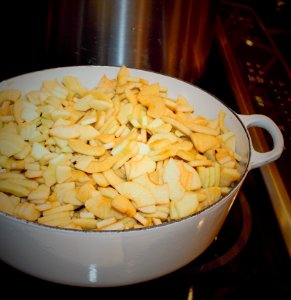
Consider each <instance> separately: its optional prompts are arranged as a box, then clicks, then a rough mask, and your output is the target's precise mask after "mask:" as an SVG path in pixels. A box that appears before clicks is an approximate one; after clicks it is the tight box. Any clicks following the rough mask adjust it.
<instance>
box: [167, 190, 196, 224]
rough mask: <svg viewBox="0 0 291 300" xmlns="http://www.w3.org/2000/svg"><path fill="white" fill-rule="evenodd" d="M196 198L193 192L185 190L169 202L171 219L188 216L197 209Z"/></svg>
mask: <svg viewBox="0 0 291 300" xmlns="http://www.w3.org/2000/svg"><path fill="white" fill-rule="evenodd" d="M198 205H199V202H198V198H197V195H196V193H195V192H185V193H184V196H183V197H182V198H181V199H180V200H178V201H172V202H171V203H170V216H171V218H172V219H173V220H177V219H180V218H184V217H188V216H190V215H192V214H194V213H195V212H196V211H197V209H198Z"/></svg>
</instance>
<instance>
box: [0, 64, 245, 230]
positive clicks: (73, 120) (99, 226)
mask: <svg viewBox="0 0 291 300" xmlns="http://www.w3.org/2000/svg"><path fill="white" fill-rule="evenodd" d="M198 101H199V100H198ZM0 105H1V110H0V210H1V211H3V212H5V213H8V214H11V215H15V216H17V217H20V218H24V219H26V220H29V221H33V222H37V223H40V224H45V225H50V226H57V227H64V228H70V229H83V230H127V229H134V228H140V227H144V226H153V225H159V224H162V223H165V222H170V221H172V220H178V219H181V218H184V217H188V216H191V215H193V214H195V213H196V212H198V211H200V210H201V209H204V208H206V207H208V206H209V205H211V204H212V203H215V202H216V201H218V200H219V199H221V198H222V197H223V196H224V195H225V194H227V193H228V192H229V191H230V190H231V188H232V185H233V184H234V183H235V182H237V181H238V180H239V179H240V176H241V175H240V173H239V171H238V166H239V161H240V157H239V155H238V154H237V153H236V136H235V134H234V133H233V132H231V131H230V130H229V129H228V128H226V126H225V124H224V118H225V113H224V112H220V113H219V114H218V116H217V118H216V119H213V120H209V119H207V118H206V117H204V116H201V115H196V114H195V108H194V107H193V106H191V105H190V104H189V103H188V101H187V99H186V98H185V97H183V95H180V96H179V97H178V98H177V99H172V98H170V97H169V96H168V90H167V88H166V87H162V86H160V84H159V83H149V82H148V81H147V80H145V79H143V78H136V77H133V76H131V74H130V72H129V70H128V69H127V68H126V67H125V66H122V67H120V69H119V71H118V73H117V76H116V78H112V79H110V78H107V77H106V76H105V75H104V76H103V77H102V79H101V80H100V81H99V82H97V83H96V86H95V87H93V88H92V89H88V88H86V87H85V86H83V85H82V84H81V82H80V80H79V79H78V78H76V77H74V76H71V75H70V74H68V75H67V76H65V77H64V78H63V80H62V81H61V82H59V81H57V80H54V79H52V80H47V81H43V83H42V86H41V87H40V89H39V90H34V91H30V92H28V93H27V94H25V95H22V94H21V93H20V92H19V91H17V90H13V89H6V90H2V91H0Z"/></svg>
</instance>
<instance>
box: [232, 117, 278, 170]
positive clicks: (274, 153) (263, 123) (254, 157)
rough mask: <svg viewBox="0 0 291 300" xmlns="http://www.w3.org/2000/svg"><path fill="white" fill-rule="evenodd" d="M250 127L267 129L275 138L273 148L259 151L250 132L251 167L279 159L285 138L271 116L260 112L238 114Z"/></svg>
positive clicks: (245, 124)
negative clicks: (254, 145) (255, 147)
mask: <svg viewBox="0 0 291 300" xmlns="http://www.w3.org/2000/svg"><path fill="white" fill-rule="evenodd" d="M238 116H239V118H240V119H241V121H242V123H243V124H244V126H245V127H246V128H247V129H248V128H251V127H259V128H263V129H265V130H266V131H267V132H268V133H269V134H270V135H271V137H272V139H273V149H272V150H270V151H267V152H258V151H256V150H255V149H254V147H253V142H252V138H251V136H250V134H249V132H248V135H249V139H250V147H251V156H250V169H254V168H258V167H261V166H263V165H266V164H268V163H270V162H273V161H275V160H276V159H278V158H279V157H280V156H281V154H282V152H283V149H284V139H283V135H282V132H281V130H280V129H279V127H278V126H277V124H276V123H275V122H274V121H273V120H272V119H271V118H269V117H267V116H265V115H260V114H252V115H240V114H239V115H238Z"/></svg>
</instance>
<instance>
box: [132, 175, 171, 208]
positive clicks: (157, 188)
mask: <svg viewBox="0 0 291 300" xmlns="http://www.w3.org/2000/svg"><path fill="white" fill-rule="evenodd" d="M133 182H137V183H140V184H142V185H143V186H145V187H146V188H148V189H149V190H150V191H151V192H152V194H153V195H154V196H155V199H156V204H167V203H169V201H170V195H169V187H168V184H154V183H153V182H152V181H151V180H150V179H149V175H148V174H144V175H141V176H139V177H136V178H134V179H133Z"/></svg>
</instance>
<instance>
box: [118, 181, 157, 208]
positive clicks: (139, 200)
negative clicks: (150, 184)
mask: <svg viewBox="0 0 291 300" xmlns="http://www.w3.org/2000/svg"><path fill="white" fill-rule="evenodd" d="M115 188H116V190H117V191H118V192H119V193H120V194H121V195H123V196H124V197H126V198H128V199H130V200H132V201H134V203H135V206H136V207H137V208H140V207H145V206H149V205H155V204H156V199H155V196H154V195H153V194H152V192H151V191H150V190H149V189H148V188H146V187H145V186H143V185H142V184H139V183H137V182H131V181H126V182H123V183H120V184H117V185H116V186H115Z"/></svg>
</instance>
